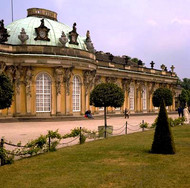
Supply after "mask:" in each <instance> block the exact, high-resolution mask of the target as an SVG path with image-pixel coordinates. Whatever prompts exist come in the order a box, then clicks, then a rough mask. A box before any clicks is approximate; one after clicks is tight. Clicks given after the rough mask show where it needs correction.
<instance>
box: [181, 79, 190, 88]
mask: <svg viewBox="0 0 190 188" xmlns="http://www.w3.org/2000/svg"><path fill="white" fill-rule="evenodd" d="M180 85H181V87H182V88H184V89H186V90H190V79H189V78H183V81H180Z"/></svg>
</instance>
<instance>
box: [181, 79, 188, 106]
mask: <svg viewBox="0 0 190 188" xmlns="http://www.w3.org/2000/svg"><path fill="white" fill-rule="evenodd" d="M180 85H181V87H182V88H183V90H182V92H181V95H180V96H179V100H180V104H181V106H183V107H184V106H185V105H186V103H187V105H188V106H190V79H189V78H184V79H183V81H180Z"/></svg>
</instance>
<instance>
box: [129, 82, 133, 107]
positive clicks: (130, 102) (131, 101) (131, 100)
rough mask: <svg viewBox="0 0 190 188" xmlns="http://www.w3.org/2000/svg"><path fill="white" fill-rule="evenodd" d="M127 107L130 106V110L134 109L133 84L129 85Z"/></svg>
mask: <svg viewBox="0 0 190 188" xmlns="http://www.w3.org/2000/svg"><path fill="white" fill-rule="evenodd" d="M129 107H130V110H134V86H130V92H129Z"/></svg>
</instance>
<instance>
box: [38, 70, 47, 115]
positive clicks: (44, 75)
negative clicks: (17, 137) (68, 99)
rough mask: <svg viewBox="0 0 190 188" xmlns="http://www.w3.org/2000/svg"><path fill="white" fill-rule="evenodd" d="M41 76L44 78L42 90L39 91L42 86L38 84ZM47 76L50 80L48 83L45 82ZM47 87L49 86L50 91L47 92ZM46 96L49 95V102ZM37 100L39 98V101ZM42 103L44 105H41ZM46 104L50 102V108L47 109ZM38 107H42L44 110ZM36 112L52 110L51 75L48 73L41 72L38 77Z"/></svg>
mask: <svg viewBox="0 0 190 188" xmlns="http://www.w3.org/2000/svg"><path fill="white" fill-rule="evenodd" d="M40 78H42V92H38V91H39V90H40V88H38V87H39V86H40V85H38V84H39V81H40ZM45 78H47V80H48V85H46V84H45ZM45 87H49V89H48V90H49V92H45ZM45 96H49V97H48V98H46V100H49V102H48V103H47V102H45ZM40 98H42V101H40ZM37 100H39V102H37ZM38 104H39V105H38ZM40 104H42V106H40ZM45 104H49V106H48V107H49V110H45V108H46V107H47V106H45ZM38 108H42V110H39V109H38ZM36 112H51V77H50V76H49V75H48V74H46V73H40V74H39V75H38V76H37V77H36Z"/></svg>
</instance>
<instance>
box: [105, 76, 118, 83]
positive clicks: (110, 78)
mask: <svg viewBox="0 0 190 188" xmlns="http://www.w3.org/2000/svg"><path fill="white" fill-rule="evenodd" d="M116 81H117V78H115V77H106V83H113V84H115V83H116Z"/></svg>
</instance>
